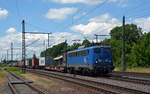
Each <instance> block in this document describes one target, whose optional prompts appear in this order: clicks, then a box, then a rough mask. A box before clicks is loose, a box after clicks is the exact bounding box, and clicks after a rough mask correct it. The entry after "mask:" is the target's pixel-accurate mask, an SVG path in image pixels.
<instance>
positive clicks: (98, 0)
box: [52, 0, 117, 5]
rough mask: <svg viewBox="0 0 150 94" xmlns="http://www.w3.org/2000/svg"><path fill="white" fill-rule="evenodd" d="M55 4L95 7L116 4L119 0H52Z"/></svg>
mask: <svg viewBox="0 0 150 94" xmlns="http://www.w3.org/2000/svg"><path fill="white" fill-rule="evenodd" d="M52 1H53V2H56V3H63V4H68V3H83V4H88V5H94V4H98V3H104V2H106V1H107V2H115V1H117V0H52Z"/></svg>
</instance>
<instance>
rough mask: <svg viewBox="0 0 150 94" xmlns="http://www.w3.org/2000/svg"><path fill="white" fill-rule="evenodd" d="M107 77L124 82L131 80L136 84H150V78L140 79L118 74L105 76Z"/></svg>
mask: <svg viewBox="0 0 150 94" xmlns="http://www.w3.org/2000/svg"><path fill="white" fill-rule="evenodd" d="M104 78H105V79H112V80H118V81H124V82H130V83H134V84H142V85H150V80H145V79H138V78H133V77H128V76H117V75H109V77H104Z"/></svg>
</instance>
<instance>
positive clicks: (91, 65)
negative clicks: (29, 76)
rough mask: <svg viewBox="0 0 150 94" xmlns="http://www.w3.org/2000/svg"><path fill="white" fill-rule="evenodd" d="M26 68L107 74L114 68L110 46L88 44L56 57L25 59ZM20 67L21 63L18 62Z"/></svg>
mask: <svg viewBox="0 0 150 94" xmlns="http://www.w3.org/2000/svg"><path fill="white" fill-rule="evenodd" d="M27 62H32V63H30V64H29V63H27V64H26V67H28V68H40V69H46V70H57V71H62V72H68V73H77V72H78V73H82V74H86V73H91V74H107V73H110V72H112V70H113V69H114V66H113V62H112V50H111V47H110V46H89V47H82V48H78V49H76V50H73V51H67V52H66V53H64V54H63V56H60V57H57V58H54V59H53V58H51V57H41V58H40V59H39V60H38V59H36V60H35V59H32V61H31V60H30V61H27ZM18 64H19V66H20V67H21V66H22V65H23V64H20V62H19V63H18Z"/></svg>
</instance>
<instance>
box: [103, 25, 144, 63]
mask: <svg viewBox="0 0 150 94" xmlns="http://www.w3.org/2000/svg"><path fill="white" fill-rule="evenodd" d="M125 30H126V31H125V38H126V39H125V49H126V62H127V63H128V65H130V66H132V63H131V57H132V56H131V51H132V48H133V46H134V45H135V44H138V43H139V41H140V40H141V37H142V35H143V34H142V29H141V28H138V27H137V26H136V25H134V24H126V25H125ZM110 35H111V38H110V39H105V40H104V41H102V44H103V45H110V46H111V47H112V53H113V62H114V64H115V65H116V66H120V65H121V54H122V52H121V49H122V26H120V27H118V26H117V27H115V28H113V29H112V30H111V31H110ZM134 65H136V64H134Z"/></svg>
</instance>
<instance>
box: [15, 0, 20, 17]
mask: <svg viewBox="0 0 150 94" xmlns="http://www.w3.org/2000/svg"><path fill="white" fill-rule="evenodd" d="M16 10H17V15H18V17H19V18H20V11H19V6H18V0H16Z"/></svg>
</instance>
